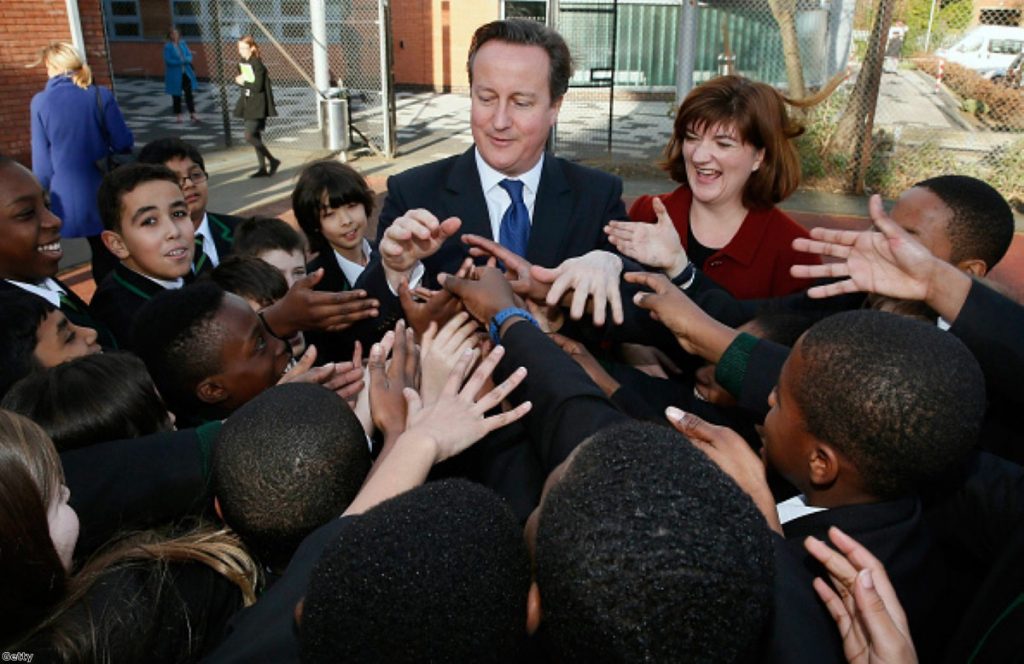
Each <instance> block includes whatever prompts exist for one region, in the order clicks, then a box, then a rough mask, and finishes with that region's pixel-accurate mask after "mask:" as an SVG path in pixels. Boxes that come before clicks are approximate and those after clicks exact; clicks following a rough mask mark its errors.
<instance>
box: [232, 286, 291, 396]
mask: <svg viewBox="0 0 1024 664" xmlns="http://www.w3.org/2000/svg"><path fill="white" fill-rule="evenodd" d="M215 322H216V326H217V327H219V328H220V329H221V330H222V333H221V334H222V338H223V339H224V343H223V345H222V346H221V351H220V361H221V371H220V373H219V374H217V375H216V376H214V377H213V380H215V381H216V382H217V383H218V384H219V385H220V386H221V388H223V389H224V391H225V393H226V399H225V400H224V401H223V402H221V404H220V405H221V407H222V408H223V409H224V410H225V411H226V412H231V411H234V410H235V409H236V408H238V407H239V406H241V405H242V404H244V403H246V402H247V401H249V400H250V399H252V398H253V397H255V396H256V395H258V394H259V393H260V392H262V391H263V390H265V389H267V388H269V387H271V386H273V385H275V384H277V381H278V380H280V378H281V376H282V375H284V372H285V369H286V368H287V366H288V362H289V360H291V353H290V352H289V350H288V346H287V345H286V344H285V342H283V341H281V340H280V339H278V338H277V337H275V336H273V335H271V334H270V333H269V332H267V330H266V328H265V327H264V326H263V323H261V322H260V319H259V316H257V315H256V312H255V311H253V310H252V309H251V308H250V307H249V305H248V304H246V302H245V300H243V299H242V298H240V297H238V296H237V295H231V294H230V293H228V294H225V296H224V301H223V302H222V303H221V306H220V309H219V310H218V311H217V315H216V316H215Z"/></svg>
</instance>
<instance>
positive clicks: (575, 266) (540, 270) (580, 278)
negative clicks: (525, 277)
mask: <svg viewBox="0 0 1024 664" xmlns="http://www.w3.org/2000/svg"><path fill="white" fill-rule="evenodd" d="M530 275H531V276H532V277H533V278H534V279H536V280H537V281H540V282H542V283H545V284H551V290H549V291H548V294H547V297H546V298H545V302H546V303H547V304H548V305H556V304H558V303H559V302H560V301H561V300H562V295H564V294H565V293H566V292H567V291H570V290H571V291H573V295H572V304H571V306H570V307H569V315H570V316H572V318H573V319H575V320H579V319H581V318H583V314H584V312H585V311H586V306H587V301H588V300H591V299H592V300H593V320H594V325H597V326H601V325H604V322H605V310H606V309H607V308H609V307H610V308H611V310H612V320H613V321H614V322H615V323H616V324H622V321H623V315H622V294H621V293H620V292H619V279H620V277H621V275H622V259H621V258H619V257H618V256H616V255H615V254H613V253H609V252H607V251H601V250H599V249H595V250H594V251H591V252H589V253H587V254H584V255H582V256H579V257H577V258H569V259H567V260H565V261H563V262H562V264H561V265H559V266H558V267H556V268H545V267H539V266H537V265H534V266H533V267H532V268H531V269H530Z"/></svg>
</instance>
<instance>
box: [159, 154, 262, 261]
mask: <svg viewBox="0 0 1024 664" xmlns="http://www.w3.org/2000/svg"><path fill="white" fill-rule="evenodd" d="M139 161H140V162H143V163H147V164H163V165H164V166H166V167H168V168H169V169H171V170H172V171H174V173H175V174H176V175H177V176H178V184H180V185H181V191H182V193H183V194H185V203H186V204H188V212H189V216H190V217H192V224H193V225H194V226H195V229H196V234H195V243H196V252H195V254H194V256H193V263H192V271H193V272H194V273H195V274H201V273H203V272H206V271H207V270H212V269H213V268H215V267H217V265H219V264H220V262H221V260H223V259H224V257H226V256H227V255H228V254H229V253H231V245H232V244H233V243H234V241H235V226H237V225H238V224H239V222H241V221H242V220H243V217H235V216H232V215H228V214H220V213H217V214H214V213H212V212H209V211H208V210H207V209H206V205H207V203H208V198H209V185H208V183H207V180H208V178H209V176H208V175H207V173H206V163H205V162H204V161H203V155H202V153H200V152H199V150H197V149H196V147H195V146H194V145H191V144H190V143H186V142H185V141H183V140H181V139H179V138H158V139H157V140H155V141H150V142H149V143H147V144H146V146H145V147H144V148H142V151H141V152H140V153H139Z"/></svg>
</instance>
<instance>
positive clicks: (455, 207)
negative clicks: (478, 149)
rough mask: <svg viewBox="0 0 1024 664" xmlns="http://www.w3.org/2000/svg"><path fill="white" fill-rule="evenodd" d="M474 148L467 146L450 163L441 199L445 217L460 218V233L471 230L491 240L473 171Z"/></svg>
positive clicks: (477, 180) (475, 173)
mask: <svg viewBox="0 0 1024 664" xmlns="http://www.w3.org/2000/svg"><path fill="white" fill-rule="evenodd" d="M474 150H475V148H470V149H469V150H467V151H466V152H463V153H462V154H461V155H460V156H459V158H458V159H456V160H455V163H454V164H452V169H451V172H450V173H449V174H448V181H447V182H446V183H445V191H444V193H443V195H442V200H443V201H444V206H445V208H446V210H447V211H448V216H452V217H458V218H459V219H461V220H462V230H461V231H460V232H461V233H474V234H476V235H482V236H483V237H486V238H489V239H492V240H493V239H494V238H493V237H491V218H490V215H489V214H488V213H487V201H486V200H485V199H484V192H483V189H481V188H480V173H479V172H477V170H476V156H475V153H474ZM438 221H444V219H439V220H438Z"/></svg>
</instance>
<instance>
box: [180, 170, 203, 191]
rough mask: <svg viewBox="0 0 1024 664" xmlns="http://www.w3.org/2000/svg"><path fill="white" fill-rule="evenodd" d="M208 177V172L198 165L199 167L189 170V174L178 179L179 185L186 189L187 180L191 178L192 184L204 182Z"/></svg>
mask: <svg viewBox="0 0 1024 664" xmlns="http://www.w3.org/2000/svg"><path fill="white" fill-rule="evenodd" d="M206 179H207V176H206V172H205V171H204V170H203V169H201V168H198V167H197V168H193V169H192V170H191V171H189V172H188V175H186V176H185V177H183V178H179V179H178V185H179V186H181V188H182V189H184V188H185V180H191V181H192V184H202V183H204V182H206Z"/></svg>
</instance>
